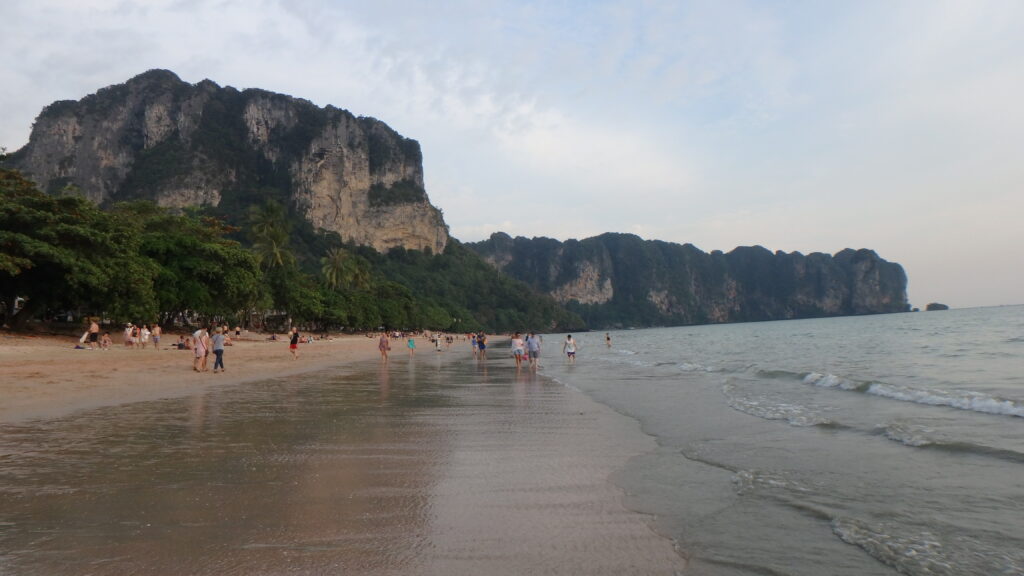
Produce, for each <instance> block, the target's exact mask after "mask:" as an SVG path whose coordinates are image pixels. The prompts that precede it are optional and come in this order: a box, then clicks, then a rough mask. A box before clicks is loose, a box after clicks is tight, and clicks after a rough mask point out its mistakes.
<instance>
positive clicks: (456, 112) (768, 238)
mask: <svg viewBox="0 0 1024 576" xmlns="http://www.w3.org/2000/svg"><path fill="white" fill-rule="evenodd" d="M0 53H2V54H3V64H2V66H0V110H2V111H3V114H2V117H0V145H2V146H6V147H7V148H8V149H10V150H14V149H17V148H19V147H20V146H22V145H23V144H24V143H25V142H26V141H27V139H28V134H29V130H30V127H31V124H32V121H33V119H34V118H35V116H36V115H37V114H38V113H39V111H40V110H41V109H42V107H43V106H45V105H46V104H48V103H50V102H52V101H54V100H60V99H78V98H81V97H83V96H85V95H86V94H89V93H92V92H95V91H96V90H97V89H99V88H100V87H103V86H107V85H110V84H115V83H120V82H124V81H125V80H127V79H128V78H130V77H132V76H134V75H136V74H139V73H141V72H143V71H145V70H147V69H150V68H167V69H170V70H173V71H174V72H176V73H177V74H178V75H179V76H180V77H181V78H182V79H184V80H186V81H188V82H193V83H194V82H198V81H200V80H202V79H204V78H209V79H211V80H213V81H215V82H217V83H218V84H220V85H222V86H223V85H231V86H235V87H238V88H247V87H259V88H265V89H267V90H272V91H276V92H283V93H286V94H291V95H294V96H299V97H303V98H307V99H309V100H312V101H313V102H315V103H316V104H319V105H327V104H333V105H335V106H337V107H340V108H345V109H348V110H350V111H351V112H353V113H354V114H356V115H364V116H374V117H376V118H379V119H381V120H383V121H385V122H387V123H388V124H389V125H390V126H391V127H393V128H394V129H396V130H397V131H398V132H400V133H401V134H403V135H405V136H407V137H410V138H415V139H417V140H419V142H420V144H421V145H422V147H423V155H424V172H425V176H426V183H427V192H428V193H429V194H430V197H431V200H432V201H433V202H434V204H435V205H438V206H439V207H441V208H442V209H443V210H444V213H445V219H446V220H447V222H448V224H449V225H450V226H451V231H452V234H453V235H454V236H456V237H457V238H459V239H462V240H470V241H471V240H479V239H481V238H485V237H486V236H488V235H489V234H490V233H491V232H494V231H498V230H502V231H505V232H508V233H510V234H512V235H524V236H549V237H554V238H559V239H567V238H584V237H587V236H592V235H595V234H599V233H601V232H606V231H615V232H633V233H636V234H639V235H640V236H642V237H644V238H650V239H662V240H669V241H675V242H690V243H693V244H695V245H697V246H698V247H700V248H702V249H704V250H708V251H710V250H714V249H720V250H725V251H728V250H731V249H732V248H734V247H735V246H737V245H753V244H760V245H762V246H764V247H766V248H768V249H770V250H784V251H794V250H795V251H800V252H803V253H809V252H816V251H820V252H830V253H834V252H836V251H838V250H841V249H843V248H846V247H852V248H862V247H863V248H872V249H874V250H876V251H877V252H878V253H879V254H880V255H881V256H882V257H883V258H885V259H887V260H891V261H896V262H899V263H901V264H902V265H903V266H904V268H905V269H906V271H907V274H908V276H909V278H910V287H909V290H910V299H911V302H912V303H913V304H914V305H916V306H921V307H923V306H924V304H926V303H928V302H930V301H940V302H945V303H947V304H950V305H952V306H958V307H959V306H979V305H993V304H1016V303H1024V222H1022V220H1024V186H1022V184H1024V157H1022V156H1024V2H1021V1H1019V0H1008V1H1005V2H987V1H979V0H963V1H960V2H939V1H932V0H929V1H922V2H910V1H899V0H895V1H894V0H886V1H879V2H870V1H850V2H818V1H812V0H808V1H807V2H791V1H787V2H769V1H750V2H747V1H730V0H708V1H706V2H683V1H664V2H655V1H639V0H636V1H621V2H620V1H609V2H601V1H578V2H574V1H538V2H513V1H506V2H502V1H487V0H474V1H466V2H402V1H387V0H376V1H375V2H372V3H371V2H340V1H339V2H331V1H327V0H320V1H312V0H309V1H301V0H288V1H285V0H281V1H272V0H263V1H259V0H209V1H201V0H180V1H171V0H165V1H147V2H117V1H104V0H67V1H49V0H24V1H22V0H3V1H2V2H0Z"/></svg>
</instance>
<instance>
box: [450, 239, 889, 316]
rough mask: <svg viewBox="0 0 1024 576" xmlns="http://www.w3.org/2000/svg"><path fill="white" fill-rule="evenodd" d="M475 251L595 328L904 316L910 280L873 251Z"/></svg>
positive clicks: (538, 247)
mask: <svg viewBox="0 0 1024 576" xmlns="http://www.w3.org/2000/svg"><path fill="white" fill-rule="evenodd" d="M468 246H469V247H470V248H472V249H473V250H475V251H477V252H478V253H479V254H481V255H482V256H483V257H484V258H485V259H486V260H487V261H488V262H490V263H491V264H492V265H494V266H495V267H497V268H499V269H500V270H502V271H504V272H505V273H507V274H509V275H511V276H513V277H514V278H517V279H519V280H522V281H524V282H526V283H527V284H529V285H531V286H533V287H534V288H536V289H538V290H540V291H542V292H546V293H548V294H551V295H552V296H554V297H555V298H556V299H557V300H558V301H560V302H562V303H563V304H565V305H566V306H567V307H568V308H569V309H570V310H572V311H575V312H577V313H579V314H580V315H581V316H582V317H583V319H584V320H585V321H586V322H587V324H588V325H589V326H590V327H591V328H601V327H610V326H657V325H678V324H702V323H717V322H743V321H755V320H782V319H791V318H811V317H820V316H842V315H851V314H877V313H885V312H905V311H907V310H908V309H909V305H908V304H907V292H906V287H907V278H906V274H905V273H904V272H903V268H902V267H901V266H900V265H899V264H895V263H890V262H886V261H885V260H883V259H881V258H879V257H878V255H877V254H875V253H874V252H873V251H871V250H850V249H847V250H843V251H841V252H838V253H837V254H835V255H828V254H822V253H813V254H808V255H806V256H805V255H803V254H800V253H798V252H793V253H784V252H775V253H772V252H770V251H768V250H766V249H764V248H762V247H760V246H754V247H739V248H736V249H735V250H733V251H731V252H729V253H723V252H720V251H714V252H712V253H710V254H708V253H705V252H702V251H701V250H699V249H698V248H696V247H694V246H692V245H690V244H685V245H679V244H673V243H669V242H660V241H645V240H642V239H640V238H639V237H637V236H633V235H630V234H602V235H600V236H596V237H593V238H587V239H585V240H580V241H577V240H568V241H566V242H559V241H557V240H552V239H550V238H533V239H527V238H523V237H519V238H514V239H513V238H512V237H510V236H509V235H507V234H503V233H497V234H493V235H491V237H490V239H488V240H485V241H483V242H478V243H475V244H468Z"/></svg>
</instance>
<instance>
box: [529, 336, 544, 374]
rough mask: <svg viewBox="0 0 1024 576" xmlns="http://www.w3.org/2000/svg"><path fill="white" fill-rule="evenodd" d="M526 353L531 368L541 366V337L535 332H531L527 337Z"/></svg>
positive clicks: (534, 368) (535, 368)
mask: <svg viewBox="0 0 1024 576" xmlns="http://www.w3.org/2000/svg"><path fill="white" fill-rule="evenodd" d="M526 355H527V356H528V357H529V367H530V369H531V370H537V369H538V368H540V367H541V339H540V338H539V337H538V336H537V334H535V333H532V332H530V333H529V336H527V337H526Z"/></svg>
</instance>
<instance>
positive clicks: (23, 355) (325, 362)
mask: <svg viewBox="0 0 1024 576" xmlns="http://www.w3.org/2000/svg"><path fill="white" fill-rule="evenodd" d="M267 337H268V335H266V334H257V333H248V332H246V333H244V334H243V335H242V338H240V339H236V340H234V341H233V343H232V344H233V345H232V346H229V347H226V349H225V354H224V364H225V367H226V368H227V370H226V371H225V372H223V373H217V374H214V373H213V372H212V368H213V356H210V358H209V362H208V366H209V368H210V371H208V372H202V373H197V372H195V371H193V370H192V359H193V353H192V351H191V350H177V349H172V348H171V347H170V345H169V344H170V343H171V342H177V340H178V334H176V333H171V334H167V335H165V336H164V338H163V342H162V345H161V349H160V350H156V349H154V348H153V346H152V344H151V345H149V346H148V347H147V348H145V349H138V348H125V347H124V345H123V344H121V341H120V340H121V339H120V337H119V336H115V344H114V345H113V346H111V347H110V349H109V350H76V349H75V345H76V344H77V341H76V340H75V339H74V338H59V337H54V336H26V335H12V334H10V333H2V334H0V375H2V376H0V398H3V402H2V403H0V424H2V423H11V422H19V421H25V420H32V419H35V418H54V417H59V416H65V415H68V414H71V413H73V412H75V411H77V410H83V409H88V408H98V407H101V406H112V405H116V404H124V403H128V402H139V401H143V400H154V399H158V398H171V397H177V396H183V395H189V394H194V393H196V392H197V391H201V390H204V389H206V388H208V387H210V386H215V385H217V386H219V385H225V384H238V383H241V382H247V381H251V380H254V379H259V378H266V377H271V376H283V375H288V374H297V373H301V372H307V371H311V370H318V369H322V368H326V367H329V366H332V365H340V364H345V363H348V362H354V361H358V360H366V359H370V358H376V357H377V356H378V352H377V345H376V340H373V339H369V338H366V337H364V336H336V337H334V338H333V339H331V340H315V341H314V342H313V343H312V344H302V345H300V347H299V349H300V358H299V360H292V358H291V354H290V353H289V351H288V341H287V340H277V341H268V340H267Z"/></svg>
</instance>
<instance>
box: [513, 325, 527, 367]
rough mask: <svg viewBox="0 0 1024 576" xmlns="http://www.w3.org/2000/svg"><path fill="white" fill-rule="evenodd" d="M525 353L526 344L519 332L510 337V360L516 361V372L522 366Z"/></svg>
mask: <svg viewBox="0 0 1024 576" xmlns="http://www.w3.org/2000/svg"><path fill="white" fill-rule="evenodd" d="M525 352H526V343H525V342H523V337H522V335H521V334H520V333H519V332H516V333H515V334H513V335H512V358H513V359H514V360H515V361H516V370H519V368H520V367H522V365H523V354H524V353H525Z"/></svg>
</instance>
